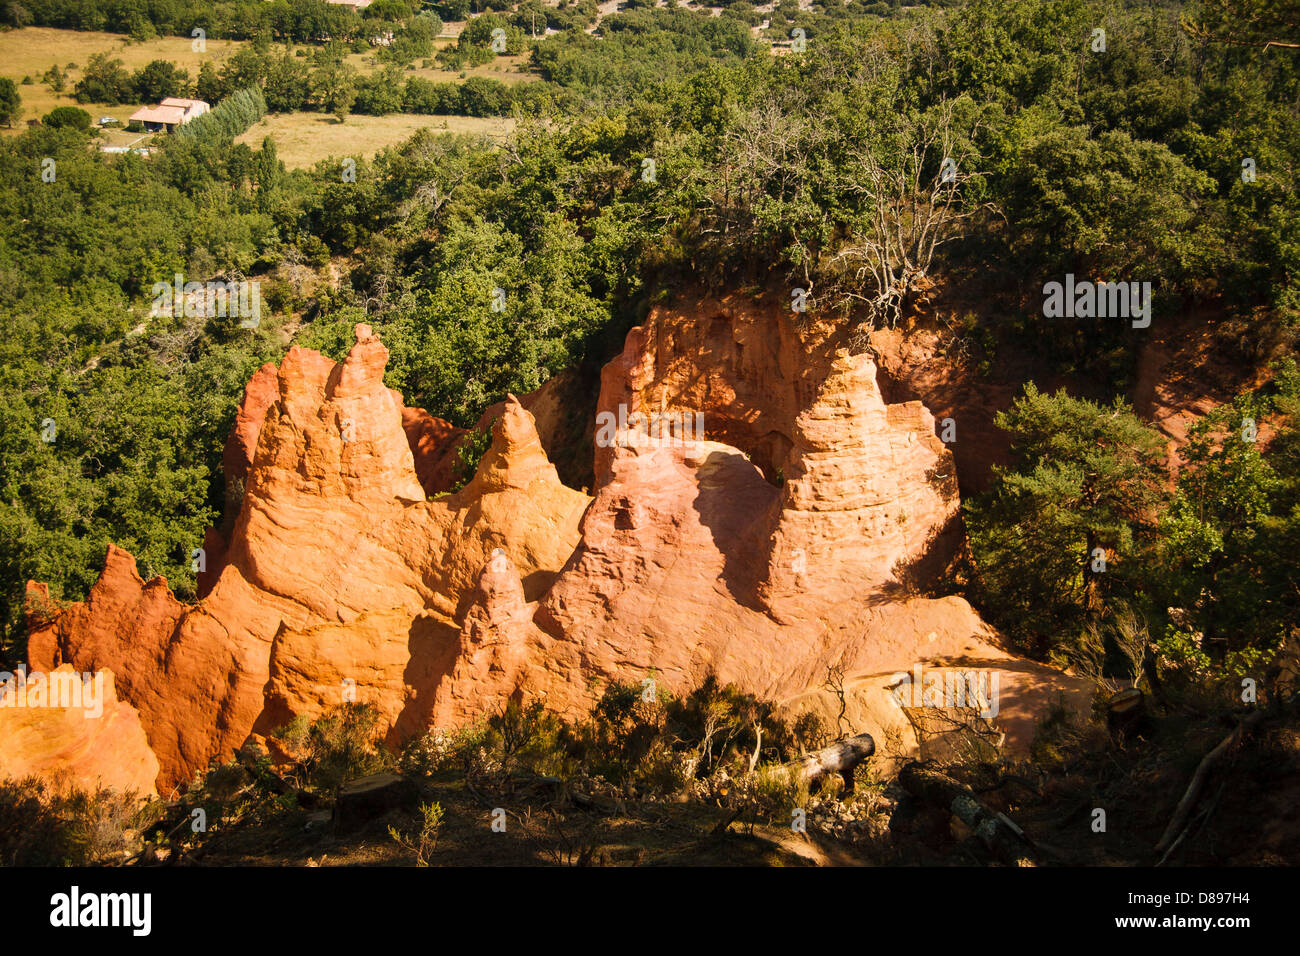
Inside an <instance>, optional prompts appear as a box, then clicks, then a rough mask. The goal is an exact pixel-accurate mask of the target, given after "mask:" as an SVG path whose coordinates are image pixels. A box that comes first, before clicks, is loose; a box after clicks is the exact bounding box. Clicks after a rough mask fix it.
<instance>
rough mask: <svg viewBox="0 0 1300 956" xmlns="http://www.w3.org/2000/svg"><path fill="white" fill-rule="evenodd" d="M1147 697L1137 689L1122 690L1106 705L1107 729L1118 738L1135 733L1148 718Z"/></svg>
mask: <svg viewBox="0 0 1300 956" xmlns="http://www.w3.org/2000/svg"><path fill="white" fill-rule="evenodd" d="M1146 703H1147V701H1146V695H1145V694H1143V693H1142V691H1140V690H1138V689H1137V688H1136V687H1130V688H1129V689H1128V690H1122V691H1120V692H1119V693H1118V694H1115V695H1114V696H1113V697H1111V699H1110V700H1109V701H1108V702H1107V704H1106V727H1107V729H1108V730H1110V732H1111V733H1112V734H1114V735H1116V736H1118V735H1119V734H1124V735H1126V736H1127V735H1128V734H1131V733H1133V732H1134V731H1135V730H1137V729H1138V728H1139V727H1141V725H1142V719H1143V718H1144V717H1145V716H1146Z"/></svg>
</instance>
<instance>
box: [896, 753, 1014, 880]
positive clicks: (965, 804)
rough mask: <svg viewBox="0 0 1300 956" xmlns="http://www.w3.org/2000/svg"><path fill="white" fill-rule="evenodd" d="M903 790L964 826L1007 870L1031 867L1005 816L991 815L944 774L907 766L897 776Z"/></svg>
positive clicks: (970, 793)
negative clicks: (941, 809) (938, 808)
mask: <svg viewBox="0 0 1300 956" xmlns="http://www.w3.org/2000/svg"><path fill="white" fill-rule="evenodd" d="M898 782H899V784H900V785H901V786H902V788H903V789H904V790H906V791H907V792H908V793H910V794H911V795H912V796H914V797H916V798H917V799H918V800H921V801H923V802H925V803H928V804H931V805H933V806H937V807H942V808H944V809H946V810H948V811H949V812H950V813H952V815H953V816H955V817H956V818H957V819H958V820H960V821H961V822H962V823H964V824H966V826H968V827H969V828H970V830H971V832H972V833H974V834H975V836H976V837H978V838H979V840H980V842H981V843H983V844H984V846H985V847H986V848H987V849H988V850H989V852H990V853H992V854H993V855H994V856H995V857H997V858H998V859H999V860H1000V861H1001V862H1003V863H1006V864H1007V865H1008V866H1035V865H1036V862H1035V859H1034V852H1033V849H1032V848H1031V847H1030V845H1029V840H1028V838H1027V837H1026V836H1025V833H1024V831H1023V830H1021V829H1020V827H1018V826H1016V825H1015V824H1014V823H1012V822H1011V820H1010V819H1008V818H1007V816H1006V815H1005V814H1002V813H994V812H993V811H992V810H990V809H989V808H988V807H986V806H984V804H982V803H980V802H979V800H977V799H976V798H975V793H974V791H972V790H971V789H970V787H967V786H965V785H964V784H961V783H958V782H957V781H956V780H954V779H953V778H952V777H949V776H948V775H947V774H943V773H939V772H938V771H937V770H928V769H926V768H925V767H923V766H921V765H920V764H918V763H909V764H907V765H906V766H905V767H903V769H902V770H901V771H899V774H898Z"/></svg>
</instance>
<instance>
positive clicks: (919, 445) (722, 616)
mask: <svg viewBox="0 0 1300 956" xmlns="http://www.w3.org/2000/svg"><path fill="white" fill-rule="evenodd" d="M790 318H791V317H790V315H789V313H788V312H785V313H783V312H781V311H780V310H778V309H774V308H773V309H765V308H762V307H759V306H756V305H754V304H753V303H752V302H746V301H743V300H739V299H736V300H724V301H706V302H703V303H700V304H698V305H697V306H696V307H694V308H692V309H691V310H689V311H673V310H669V309H659V310H657V311H656V312H654V313H653V314H652V315H651V317H650V318H649V319H648V320H647V323H646V324H645V325H644V326H642V327H638V328H635V329H633V330H632V331H631V332H630V333H629V335H628V338H627V343H626V346H625V348H624V351H623V353H622V354H621V355H619V356H618V357H617V358H615V359H614V361H612V362H611V363H609V365H608V366H606V368H605V370H604V373H603V376H602V381H601V395H600V401H599V411H600V412H609V413H612V415H613V420H616V421H617V420H622V421H627V420H628V419H629V418H633V420H635V419H634V416H635V414H636V413H638V412H640V413H642V414H647V415H648V414H650V413H659V414H661V415H665V416H673V415H680V416H681V417H680V418H679V419H677V420H679V421H691V422H694V421H698V420H699V419H698V418H696V413H702V415H703V419H702V420H703V425H704V434H703V435H698V434H692V435H690V436H684V435H682V434H680V433H679V434H674V435H671V436H667V435H665V436H664V437H661V438H659V439H658V440H657V441H655V440H651V437H650V436H647V435H644V434H640V433H630V432H629V431H623V432H620V433H618V434H617V436H616V438H615V441H614V442H612V443H610V444H609V446H608V447H597V448H596V452H595V476H596V483H595V487H594V488H593V492H592V495H591V496H588V495H587V494H584V493H583V492H580V491H575V490H573V489H571V488H568V487H565V486H564V485H563V484H562V483H561V482H560V480H559V478H558V477H557V474H556V470H555V468H554V467H553V466H552V464H551V462H550V461H548V459H547V456H546V453H545V451H544V450H543V447H542V443H541V441H540V439H539V436H538V433H537V429H536V426H535V422H534V419H533V416H532V415H531V414H530V413H529V412H528V411H527V410H525V408H524V407H523V405H521V404H520V402H519V401H518V400H516V399H515V398H514V397H513V396H511V397H509V398H508V399H507V401H506V402H505V404H504V406H503V409H502V411H501V414H500V415H499V416H498V417H497V419H496V423H495V425H494V427H493V434H492V446H491V449H490V450H489V451H488V453H487V454H486V455H485V456H484V457H483V460H482V462H481V463H480V465H479V468H478V471H477V473H476V475H475V477H474V478H473V480H472V481H471V482H470V483H469V484H467V485H466V486H465V487H464V488H463V489H461V490H460V491H459V492H456V493H454V494H445V493H440V492H441V491H442V489H444V488H446V487H448V485H449V484H450V482H451V474H452V472H451V468H452V462H453V461H454V444H455V442H456V441H457V439H458V437H459V435H460V431H459V430H458V429H455V428H453V427H452V426H450V425H448V424H446V423H445V422H441V421H440V420H438V419H436V418H433V417H432V416H430V415H428V413H426V412H424V411H423V410H421V409H412V408H407V407H406V406H405V405H404V404H403V401H402V398H401V396H400V395H399V394H397V393H396V392H394V391H393V390H391V389H389V388H387V387H385V386H384V384H383V374H384V368H385V364H386V362H387V359H388V351H387V349H385V348H384V346H383V344H382V343H381V342H380V341H379V339H378V338H377V337H376V336H374V335H373V334H372V333H371V330H370V328H369V327H367V326H364V325H359V326H357V329H356V344H355V345H354V346H353V347H352V349H351V351H350V352H349V353H348V356H347V358H346V359H345V360H344V361H343V362H342V363H341V364H336V363H334V362H332V361H330V360H329V359H327V358H324V357H323V356H321V355H319V354H317V353H316V352H312V351H309V350H306V349H301V348H297V347H295V348H292V349H290V351H289V352H288V354H287V355H286V356H285V358H284V360H283V361H282V362H281V364H280V366H279V368H278V369H276V368H275V367H274V366H270V365H268V366H265V367H263V368H262V369H261V370H259V371H258V372H257V374H256V375H255V376H254V377H253V379H252V380H251V381H250V383H249V385H248V388H247V389H246V392H245V397H244V402H243V405H242V407H241V408H240V411H239V416H238V419H237V422H236V426H235V430H234V432H233V434H232V435H231V439H230V441H229V443H228V444H227V449H226V455H225V468H226V481H227V488H228V489H229V492H230V497H231V500H230V502H229V505H228V508H227V514H226V527H225V528H224V529H223V532H217V531H214V532H211V533H210V534H209V536H208V539H207V541H206V542H205V552H206V562H207V568H206V571H205V573H204V574H203V576H202V578H201V581H200V594H202V598H201V599H200V600H199V601H198V602H197V603H195V604H193V605H183V604H181V603H179V602H178V601H177V600H176V599H175V598H174V597H173V595H172V593H171V590H170V589H169V588H168V586H167V583H166V581H165V580H163V579H161V578H155V579H154V580H151V581H148V582H146V581H144V580H142V579H141V578H140V576H139V574H138V573H137V570H136V564H135V561H134V559H133V558H132V557H131V555H130V554H128V553H127V552H125V551H123V550H121V549H119V548H116V547H112V548H110V549H109V552H108V555H107V558H106V560H105V565H104V570H103V572H102V574H101V575H100V578H99V580H98V581H97V583H96V584H95V586H94V587H93V588H92V590H91V592H90V595H89V596H88V598H87V600H86V601H85V602H84V603H79V604H75V605H72V606H71V607H70V608H68V609H66V610H64V611H62V612H61V613H58V614H57V615H55V616H54V617H53V618H49V619H42V622H41V623H39V624H37V623H34V624H33V629H32V635H31V639H30V642H29V648H28V650H29V663H30V666H31V667H32V668H33V669H35V670H50V669H52V668H54V667H55V666H57V665H60V664H65V663H66V664H71V665H73V667H74V668H76V669H77V670H79V671H93V670H97V669H101V668H103V669H109V670H111V671H112V672H113V673H114V674H115V675H116V690H117V695H118V697H119V698H120V699H121V700H122V701H125V702H128V703H129V704H130V705H131V706H133V707H134V709H135V711H137V712H138V714H139V722H140V724H141V725H142V726H143V728H144V732H145V734H146V735H147V737H148V742H149V745H150V747H151V748H152V751H153V753H154V754H156V755H157V760H158V764H159V767H160V770H159V773H158V778H157V783H158V786H159V789H160V790H161V791H163V792H167V791H169V790H170V789H171V788H173V787H175V786H176V785H177V784H180V783H183V782H185V781H187V780H189V779H190V778H191V777H192V776H193V775H194V774H195V772H197V771H201V770H203V769H204V768H206V767H207V766H208V764H209V762H210V761H212V760H214V759H222V760H225V759H229V758H230V756H231V753H232V751H234V750H235V749H236V748H238V747H239V746H240V745H241V744H242V743H243V741H244V740H245V739H246V738H247V737H248V735H249V734H250V733H252V732H258V733H267V732H270V731H273V730H274V729H276V728H277V727H279V726H282V725H283V724H284V723H286V722H288V721H289V720H290V719H291V718H293V717H294V716H296V715H307V716H314V715H316V714H318V713H320V712H322V711H324V710H325V709H327V708H329V707H331V706H333V705H335V704H338V703H340V702H341V701H342V700H343V699H344V698H345V694H346V695H347V696H351V695H352V694H353V693H355V699H356V700H357V701H358V702H368V703H371V704H373V705H374V706H375V707H376V709H377V710H378V711H379V713H380V714H381V716H382V719H383V721H384V725H385V728H386V730H387V733H388V736H389V739H390V741H391V742H393V743H396V742H397V741H399V740H402V739H404V738H406V737H409V736H411V735H413V734H418V733H420V732H422V731H424V730H426V729H428V728H430V727H435V726H436V727H442V728H449V727H452V726H454V725H456V724H458V723H462V722H465V721H468V720H472V719H474V718H477V717H480V716H483V715H485V714H489V713H492V712H495V711H497V710H499V709H500V708H501V707H502V705H503V703H504V702H505V701H506V700H507V699H508V698H511V697H516V698H526V699H529V700H532V699H534V698H537V697H541V698H542V699H544V700H545V702H546V703H547V705H548V706H549V707H551V708H552V709H554V710H556V711H559V712H561V713H563V714H566V715H568V716H572V717H577V716H579V715H583V714H585V713H587V712H588V711H589V710H590V708H591V706H592V705H593V704H594V703H595V701H596V699H597V698H598V696H599V694H600V693H601V685H602V682H606V681H610V680H636V681H640V680H643V679H645V678H646V677H653V678H654V680H655V681H656V682H657V684H658V686H659V687H660V688H661V689H664V690H667V691H670V692H685V691H688V690H689V689H691V688H692V687H694V686H696V685H697V684H699V683H700V682H701V681H702V680H703V679H704V678H705V677H706V676H707V675H709V674H714V675H716V676H717V677H718V678H719V679H720V680H721V681H723V682H734V683H735V684H737V685H739V686H740V687H741V688H742V689H744V690H746V691H749V692H752V693H754V694H757V695H759V696H761V697H764V698H769V699H773V700H776V701H779V702H780V703H781V704H782V705H783V706H784V707H785V708H786V709H788V710H789V712H790V713H791V714H796V713H798V712H801V711H804V710H810V709H811V710H816V711H818V712H819V713H821V714H822V715H823V716H825V717H827V718H829V722H830V724H831V726H834V725H835V718H836V716H837V715H838V713H839V706H840V705H839V700H838V696H837V695H836V694H835V693H833V692H831V691H830V690H827V689H826V688H825V685H826V683H827V677H828V674H831V673H832V672H834V673H836V674H839V673H842V674H843V675H844V677H843V682H842V686H843V690H844V698H845V701H844V703H845V707H846V714H845V717H846V720H847V722H848V724H849V725H850V726H851V727H852V730H853V731H854V732H859V731H869V732H872V733H874V734H878V735H885V736H886V737H888V738H889V739H896V740H902V741H903V745H904V746H905V747H906V746H909V745H913V746H914V744H915V736H914V734H913V733H912V730H911V728H912V726H913V723H912V722H911V721H909V712H905V711H904V709H903V708H902V707H900V705H899V702H898V700H897V698H896V696H895V695H893V694H891V693H890V692H889V688H890V687H891V686H892V685H894V684H896V683H897V674H899V673H900V672H912V671H913V668H915V667H916V666H917V665H921V666H923V667H924V668H926V669H928V670H932V671H938V670H939V669H941V668H949V669H961V670H963V671H978V672H981V673H983V672H988V673H989V674H991V675H994V676H995V679H996V680H997V684H996V685H995V686H996V687H997V689H998V703H997V711H998V713H997V716H996V717H995V718H994V719H993V723H994V724H995V725H996V727H997V729H998V730H1000V731H1002V732H1005V733H1006V734H1007V740H1008V742H1009V743H1010V744H1011V745H1013V746H1023V745H1024V744H1025V743H1027V742H1028V740H1029V738H1030V736H1031V733H1032V726H1033V721H1034V718H1035V716H1036V715H1037V714H1039V713H1042V712H1043V711H1044V709H1045V708H1046V707H1048V706H1050V705H1051V704H1053V703H1055V702H1056V700H1057V699H1058V697H1059V696H1060V694H1061V693H1062V692H1064V693H1067V694H1069V695H1072V696H1076V697H1081V696H1082V695H1083V694H1084V693H1085V692H1084V691H1083V689H1082V688H1081V686H1080V684H1079V683H1078V682H1077V681H1074V680H1073V679H1071V678H1068V677H1066V676H1065V675H1063V674H1061V673H1059V672H1057V671H1054V670H1051V669H1049V668H1046V667H1043V666H1041V665H1037V664H1033V663H1030V662H1027V661H1024V660H1021V659H1018V658H1015V657H1013V656H1011V655H1010V654H1008V653H1007V652H1005V651H1004V650H1002V649H1001V648H1000V647H999V643H998V640H997V635H996V634H994V633H993V632H992V631H991V630H990V628H989V627H988V626H987V625H985V624H984V623H983V622H982V621H981V620H980V618H979V616H978V615H977V614H976V612H975V611H974V610H973V609H972V608H971V607H970V606H969V605H968V604H967V603H966V602H965V601H964V600H962V599H961V598H959V597H944V598H937V599H931V598H927V597H923V596H921V595H920V594H919V593H918V592H917V589H916V582H917V581H919V580H923V579H925V578H926V577H927V576H930V577H932V576H933V575H934V574H935V573H936V569H941V568H942V567H943V566H944V563H945V560H946V558H947V557H948V556H949V555H950V554H951V552H952V551H953V549H954V548H955V547H956V546H957V545H959V544H960V540H961V533H962V532H961V529H960V524H959V521H958V514H959V502H958V498H957V491H956V487H957V486H956V481H955V477H954V471H953V462H952V457H951V455H950V454H949V452H948V450H947V448H946V447H945V446H944V445H943V443H942V442H940V441H939V440H938V438H937V437H936V435H935V428H934V421H933V419H932V417H931V415H930V413H929V412H928V411H927V410H926V409H925V408H924V407H922V405H921V404H920V403H919V402H909V403H906V404H897V405H889V404H886V403H885V401H884V400H883V399H882V397H881V394H880V390H879V388H878V386H877V383H876V368H875V365H874V364H873V362H872V360H871V358H870V357H869V356H868V355H865V354H849V353H848V352H847V351H844V350H842V349H837V348H835V347H834V345H833V344H832V343H830V342H828V341H827V340H825V339H823V338H821V337H819V335H818V334H817V332H816V331H815V330H810V329H806V328H805V329H799V328H796V327H795V325H794V324H793V323H792V322H791V321H790ZM620 405H622V406H624V407H623V413H624V414H623V415H622V418H621V419H620V418H619V406H620ZM604 420H605V421H609V420H610V419H609V418H606V419H604ZM608 431H609V430H608V429H606V435H607V434H608ZM597 434H598V435H600V434H601V431H600V430H599V429H598V430H597ZM29 590H31V591H34V592H36V593H35V594H33V597H34V598H40V597H41V596H42V595H41V592H42V590H43V589H42V588H41V586H40V585H36V584H29ZM904 703H907V704H908V705H909V707H910V703H911V702H910V701H905V702H904ZM914 716H915V715H914V714H913V717H914ZM72 769H73V770H74V771H75V770H76V767H75V766H74V767H73V768H72Z"/></svg>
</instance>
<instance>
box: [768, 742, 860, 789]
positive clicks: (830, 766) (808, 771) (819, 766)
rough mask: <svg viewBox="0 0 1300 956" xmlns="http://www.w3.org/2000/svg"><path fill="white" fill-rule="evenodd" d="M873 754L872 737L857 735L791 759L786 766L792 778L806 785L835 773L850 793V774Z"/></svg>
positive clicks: (851, 776) (851, 782)
mask: <svg viewBox="0 0 1300 956" xmlns="http://www.w3.org/2000/svg"><path fill="white" fill-rule="evenodd" d="M875 752H876V742H875V740H873V739H872V737H871V734H858V735H856V736H854V737H845V738H844V739H843V740H837V741H835V743H833V744H831V745H830V746H829V747H823V748H822V749H821V750H818V751H816V752H815V753H810V754H808V755H807V756H804V757H800V758H799V759H798V760H792V761H791V762H790V763H788V764H786V767H787V768H788V769H789V771H790V775H791V776H792V777H794V778H795V779H796V780H805V781H807V783H808V785H809V786H812V785H813V784H815V783H818V782H820V781H821V780H822V779H823V778H824V777H825V776H826V775H827V774H832V773H837V774H839V775H840V777H841V779H843V781H844V792H845V793H852V792H853V771H854V770H856V769H857V766H858V764H860V763H862V761H864V760H866V759H867V758H868V757H870V756H871V755H872V754H874V753H875Z"/></svg>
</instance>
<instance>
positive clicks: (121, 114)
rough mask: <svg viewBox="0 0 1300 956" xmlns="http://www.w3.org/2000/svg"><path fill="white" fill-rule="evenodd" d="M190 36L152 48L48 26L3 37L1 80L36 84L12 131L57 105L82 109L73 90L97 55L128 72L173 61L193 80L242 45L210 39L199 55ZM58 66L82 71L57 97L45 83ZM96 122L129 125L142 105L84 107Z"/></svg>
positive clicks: (25, 92)
mask: <svg viewBox="0 0 1300 956" xmlns="http://www.w3.org/2000/svg"><path fill="white" fill-rule="evenodd" d="M192 42H193V41H191V40H190V39H189V38H187V37H158V38H156V39H153V40H149V41H148V42H146V43H134V42H132V40H131V39H130V38H129V37H124V36H121V35H120V34H117V33H94V32H82V31H79V30H51V29H46V28H45V27H24V28H23V29H21V30H8V31H5V32H3V33H0V76H7V77H9V78H10V79H11V80H13V81H14V82H15V83H19V84H22V81H23V78H24V77H30V78H31V80H32V82H31V83H30V84H25V85H20V86H19V87H18V94H19V95H20V96H21V97H22V101H23V116H22V120H21V121H20V122H19V123H18V125H16V126H15V127H14V128H13V130H12V132H17V131H18V130H19V128H20V127H21V128H26V126H27V120H31V119H40V118H41V117H42V116H44V115H45V114H46V113H48V112H49V111H50V110H52V109H54V107H56V106H76V105H78V104H77V101H76V100H75V99H73V97H72V88H73V86H74V85H75V84H76V82H77V80H79V79H81V70H82V68H83V67H84V66H85V65H86V61H87V60H89V59H90V58H91V56H92V55H93V54H96V53H107V54H109V55H110V56H113V57H116V58H117V59H119V60H121V61H122V62H123V63H124V64H125V65H126V68H127V69H128V70H132V71H134V70H138V69H140V68H141V67H142V66H145V65H146V64H148V63H150V62H151V61H153V60H170V61H171V62H173V63H175V64H176V65H177V66H179V67H180V68H181V69H184V70H187V71H189V74H190V79H191V80H192V79H194V77H195V76H197V75H198V72H199V65H200V64H201V63H203V61H205V60H212V61H214V63H215V64H216V66H217V68H218V69H220V67H221V63H222V61H223V60H224V59H225V58H226V57H227V56H229V55H230V52H231V51H232V50H234V49H236V48H237V47H238V46H239V41H235V40H208V41H207V45H206V47H207V48H206V50H205V51H204V52H202V53H196V52H195V51H194V50H193V49H191V43H192ZM56 63H57V64H58V65H59V66H61V67H64V68H66V67H67V66H68V64H69V63H75V64H76V65H77V68H76V69H74V70H69V71H68V84H67V86H66V87H65V89H64V92H63V93H55V92H53V91H52V90H51V89H50V88H49V87H48V86H46V85H45V84H44V83H42V82H41V75H42V74H43V73H44V72H45V71H46V70H48V69H49V68H50V67H52V66H54V65H55V64H56ZM82 108H83V109H85V110H86V111H88V112H89V113H90V115H91V117H92V118H93V119H95V120H98V119H99V118H100V117H101V116H115V117H117V118H118V119H119V120H122V121H123V122H125V121H126V118H127V117H128V116H130V115H131V114H132V113H134V112H135V111H136V110H137V109H139V107H138V106H135V105H129V106H127V105H124V106H104V105H103V104H97V103H87V104H85V105H84V106H83V107H82Z"/></svg>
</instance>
